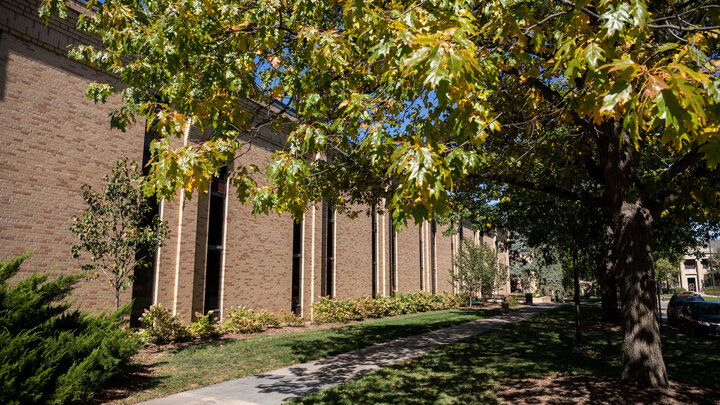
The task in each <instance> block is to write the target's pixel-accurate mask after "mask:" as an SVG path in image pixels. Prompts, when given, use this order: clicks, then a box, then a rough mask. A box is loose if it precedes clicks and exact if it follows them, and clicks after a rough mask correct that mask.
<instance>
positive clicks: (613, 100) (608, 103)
mask: <svg viewBox="0 0 720 405" xmlns="http://www.w3.org/2000/svg"><path fill="white" fill-rule="evenodd" d="M631 91H632V87H631V86H630V84H629V83H625V82H622V81H617V82H615V85H614V86H613V88H612V90H610V93H608V94H607V95H606V96H605V97H603V104H602V107H601V108H600V112H601V113H605V112H608V111H612V110H613V109H614V108H615V106H616V105H617V104H619V103H622V102H623V101H625V100H627V99H628V98H630V92H631Z"/></svg>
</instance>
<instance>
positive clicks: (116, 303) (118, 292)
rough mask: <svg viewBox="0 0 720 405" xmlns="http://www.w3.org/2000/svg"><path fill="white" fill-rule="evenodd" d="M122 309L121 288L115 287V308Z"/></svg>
mask: <svg viewBox="0 0 720 405" xmlns="http://www.w3.org/2000/svg"><path fill="white" fill-rule="evenodd" d="M118 309H120V290H119V289H117V288H116V289H115V310H116V311H117V310H118Z"/></svg>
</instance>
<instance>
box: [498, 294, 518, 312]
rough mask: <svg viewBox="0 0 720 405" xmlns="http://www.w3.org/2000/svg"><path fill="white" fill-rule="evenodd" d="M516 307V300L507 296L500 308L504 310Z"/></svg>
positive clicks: (511, 296)
mask: <svg viewBox="0 0 720 405" xmlns="http://www.w3.org/2000/svg"><path fill="white" fill-rule="evenodd" d="M517 306H518V300H517V298H515V296H513V295H508V296H507V297H505V299H504V300H503V303H502V307H503V308H504V309H508V308H515V307H517Z"/></svg>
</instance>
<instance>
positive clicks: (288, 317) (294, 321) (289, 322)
mask: <svg viewBox="0 0 720 405" xmlns="http://www.w3.org/2000/svg"><path fill="white" fill-rule="evenodd" d="M275 316H276V318H277V320H278V322H279V324H280V326H303V325H305V320H304V319H302V318H300V317H299V316H297V315H295V314H294V313H292V312H289V311H280V312H278V313H277V314H276V315H275Z"/></svg>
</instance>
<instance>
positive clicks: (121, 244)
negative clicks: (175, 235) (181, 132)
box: [70, 159, 168, 309]
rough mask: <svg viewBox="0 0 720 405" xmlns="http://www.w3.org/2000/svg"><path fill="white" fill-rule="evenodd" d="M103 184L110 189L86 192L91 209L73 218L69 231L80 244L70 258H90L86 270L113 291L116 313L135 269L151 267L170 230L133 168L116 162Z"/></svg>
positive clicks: (125, 163) (84, 189)
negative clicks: (143, 189)
mask: <svg viewBox="0 0 720 405" xmlns="http://www.w3.org/2000/svg"><path fill="white" fill-rule="evenodd" d="M103 179H104V180H105V182H106V183H107V184H106V185H105V188H104V189H103V190H102V191H101V192H96V191H94V190H93V189H92V187H91V186H89V185H88V184H84V185H83V186H82V188H83V199H84V200H85V204H86V205H87V208H86V210H85V212H83V213H82V214H80V215H75V216H73V224H72V226H71V227H70V230H71V231H72V233H74V234H75V236H77V237H78V239H80V242H79V243H77V244H75V245H73V246H72V255H73V257H75V258H81V257H82V256H83V253H87V254H88V255H89V259H90V262H89V263H86V264H84V265H83V266H82V268H83V270H85V271H88V272H90V273H91V274H93V275H94V276H95V277H100V276H102V278H103V280H105V281H107V282H108V283H109V284H110V286H112V288H113V290H114V292H115V309H117V308H119V307H120V291H121V290H124V289H126V288H127V287H129V286H130V285H132V282H133V280H134V272H135V269H143V268H145V267H147V266H149V265H150V264H151V263H150V260H151V258H152V257H153V253H154V252H155V250H156V249H157V248H159V247H162V246H163V244H164V243H165V238H166V237H167V234H168V226H167V223H166V222H164V221H161V220H160V219H159V218H158V216H157V215H155V214H154V212H153V207H152V205H151V203H150V200H149V199H148V197H146V196H145V195H144V194H143V192H142V190H141V185H142V182H143V178H142V174H141V173H140V172H139V171H138V170H137V164H136V163H135V162H128V161H127V159H125V160H122V161H118V162H115V164H114V165H113V168H112V174H111V175H106V176H105V177H104V178H103Z"/></svg>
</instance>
